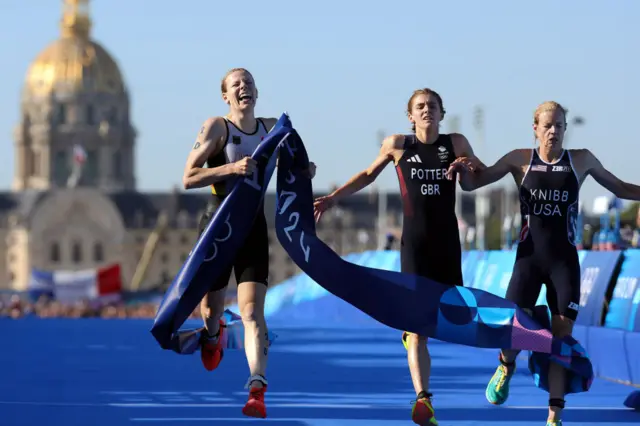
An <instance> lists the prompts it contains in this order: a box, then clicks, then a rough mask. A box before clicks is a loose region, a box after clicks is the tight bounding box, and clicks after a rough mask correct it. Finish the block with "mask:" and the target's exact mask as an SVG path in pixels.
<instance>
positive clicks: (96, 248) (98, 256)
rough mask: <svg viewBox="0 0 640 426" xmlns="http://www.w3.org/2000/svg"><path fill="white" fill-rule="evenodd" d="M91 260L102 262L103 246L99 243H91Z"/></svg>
mask: <svg viewBox="0 0 640 426" xmlns="http://www.w3.org/2000/svg"><path fill="white" fill-rule="evenodd" d="M93 260H94V261H95V262H104V248H103V247H102V244H100V243H95V244H94V245H93Z"/></svg>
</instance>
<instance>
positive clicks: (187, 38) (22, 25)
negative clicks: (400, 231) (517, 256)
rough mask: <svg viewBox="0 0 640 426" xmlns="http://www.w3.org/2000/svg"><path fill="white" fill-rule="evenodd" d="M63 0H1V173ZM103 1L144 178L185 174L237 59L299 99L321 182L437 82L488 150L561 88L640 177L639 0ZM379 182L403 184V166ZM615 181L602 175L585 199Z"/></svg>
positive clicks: (583, 140)
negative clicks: (30, 78) (34, 64)
mask: <svg viewBox="0 0 640 426" xmlns="http://www.w3.org/2000/svg"><path fill="white" fill-rule="evenodd" d="M365 5H366V7H365ZM61 10H62V7H61V0H60V1H56V0H53V1H46V2H45V1H33V0H32V1H24V0H2V1H1V2H0V16H2V17H3V18H4V19H3V25H2V26H0V53H1V55H0V67H1V69H2V78H0V93H2V96H0V154H1V155H2V156H3V157H5V158H7V159H9V160H10V161H8V163H6V164H8V166H6V167H3V168H0V188H1V189H4V188H7V189H8V188H9V187H10V185H11V177H12V174H13V165H12V162H13V156H14V153H13V141H12V129H13V127H14V125H15V124H16V123H17V122H18V104H19V97H20V90H21V87H22V84H23V80H24V75H25V72H26V70H27V67H28V65H29V63H30V62H31V61H32V60H33V59H34V58H35V56H36V55H37V54H38V52H39V51H41V50H42V49H43V48H44V47H45V46H46V45H47V44H48V43H50V42H51V41H53V40H55V39H56V38H57V37H58V34H59V28H58V22H59V19H60V15H61ZM91 11H92V17H93V20H94V29H93V37H94V39H95V40H97V41H98V42H99V43H101V44H102V45H103V46H104V47H105V48H106V49H107V50H108V51H109V52H110V53H111V54H112V55H113V56H114V57H115V58H116V60H117V61H118V63H119V65H120V67H121V69H122V72H123V74H124V77H125V80H126V83H127V85H128V87H129V90H130V92H131V98H132V119H133V122H134V124H135V126H136V128H137V129H138V131H139V138H138V140H137V151H136V155H137V159H136V169H137V176H138V184H139V189H141V190H154V191H156V190H168V189H169V188H170V187H171V186H173V185H175V184H179V183H180V181H181V175H182V169H183V166H184V161H185V159H186V156H187V154H188V153H189V150H190V149H191V146H192V144H193V140H194V139H195V136H196V134H197V132H198V130H199V128H200V125H201V123H202V121H203V120H204V119H205V118H207V117H208V116H211V115H221V114H224V113H226V105H225V104H224V103H223V102H222V100H221V99H220V94H219V85H220V78H221V77H222V75H223V74H224V73H225V71H226V70H227V69H229V68H232V67H236V66H243V67H246V68H249V69H250V70H251V71H252V73H253V74H254V76H255V78H256V82H257V85H258V89H259V90H260V98H259V100H258V113H259V114H260V115H265V116H278V115H280V113H282V112H283V111H285V110H286V111H288V112H289V113H290V114H291V117H292V120H293V123H294V125H295V126H296V127H297V129H298V131H299V132H300V133H301V135H302V136H303V138H304V140H305V144H306V145H307V146H308V150H309V153H310V156H311V157H312V159H313V160H314V161H315V162H316V163H317V164H318V175H317V177H316V180H315V182H314V185H315V188H316V189H317V190H326V189H327V188H328V187H329V186H330V185H331V184H332V183H334V182H335V183H343V182H345V181H346V180H347V179H348V178H349V177H350V176H351V175H352V174H353V173H356V172H357V171H359V170H361V169H362V168H364V167H366V166H367V165H368V164H369V163H370V162H371V161H372V160H373V159H374V157H375V155H376V153H377V146H378V145H377V144H378V141H377V139H376V133H377V131H378V130H382V131H384V132H385V133H387V134H389V133H397V132H407V131H408V130H409V123H408V121H407V119H406V116H405V114H404V111H405V107H406V102H407V99H408V97H409V96H410V94H411V92H412V91H413V90H414V89H416V88H420V87H425V86H426V87H431V88H434V89H436V90H437V91H439V92H440V94H441V95H442V96H443V98H444V102H445V107H446V109H447V111H448V115H449V116H459V119H460V130H461V131H462V132H463V133H464V134H465V135H466V136H467V137H468V138H469V140H470V141H471V143H472V145H473V146H474V147H475V149H476V152H477V153H478V155H479V156H480V157H481V158H482V159H483V160H484V161H485V162H486V163H492V162H494V161H495V160H497V159H498V158H499V157H500V156H501V155H503V154H504V153H506V152H507V151H508V150H510V149H513V148H517V147H527V146H532V143H533V136H532V130H531V120H532V113H533V110H534V109H535V107H536V106H537V105H538V104H539V103H541V102H543V101H545V100H551V99H552V100H557V101H559V102H560V103H562V104H565V105H566V106H567V107H568V108H569V109H570V111H571V113H573V114H579V115H581V116H583V117H584V118H585V119H586V123H585V125H584V126H582V127H579V128H576V129H574V130H573V131H572V134H571V135H570V139H569V140H568V143H569V145H570V146H573V147H586V148H589V149H591V150H592V151H593V152H594V153H595V154H596V155H597V156H599V158H600V159H601V160H602V162H603V163H604V164H605V166H607V167H608V168H610V169H611V170H612V171H613V172H614V173H615V174H617V175H618V176H619V177H621V178H623V179H626V180H628V181H631V182H635V183H640V167H638V160H637V153H638V152H639V151H640V149H639V148H638V140H637V138H638V135H637V132H636V131H635V126H634V125H633V124H635V120H636V119H637V118H636V117H637V115H638V113H639V112H640V108H639V106H638V105H639V103H638V100H639V99H640V82H639V81H638V75H640V69H639V68H640V67H639V61H640V59H639V57H638V54H637V49H638V46H639V45H640V29H638V21H639V20H640V2H637V1H635V0H615V1H610V2H602V1H593V0H581V1H580V0H567V1H562V2H559V1H557V0H555V1H554V0H542V1H537V2H535V3H531V2H523V1H513V0H511V1H506V0H495V1H490V0H488V1H482V2H481V1H474V0H465V1H463V0H447V1H437V2H436V1H425V0H421V1H419V0H418V1H414V0H407V1H404V2H390V1H377V0H376V1H374V0H369V1H367V2H364V1H356V0H352V1H337V0H325V1H323V2H303V1H294V0H282V1H280V0H273V1H268V2H266V1H258V0H245V1H243V2H242V3H241V4H238V3H237V2H214V1H211V0H189V1H188V2H184V3H183V6H179V3H178V2H177V1H172V2H169V1H166V0H155V1H153V2H146V1H145V2H142V1H135V2H134V1H125V0H93V1H91ZM476 105H482V106H483V107H484V109H485V114H486V117H485V123H486V125H485V127H486V129H485V140H486V143H484V144H480V139H479V137H478V135H477V134H476V132H475V130H474V128H473V111H474V107H475V106H476ZM448 125H449V123H448V121H445V123H444V124H443V131H446V130H447V129H448ZM505 183H506V184H508V185H509V186H510V187H511V188H514V184H513V182H512V180H510V179H509V180H507V179H505V180H503V181H502V182H501V183H500V184H505ZM379 184H380V185H381V187H382V188H384V189H385V190H392V191H397V189H398V184H397V181H396V176H395V173H394V171H393V170H392V168H391V167H389V168H388V169H387V170H386V171H385V172H384V173H383V174H382V175H381V176H380V178H379ZM602 194H605V192H604V190H603V189H600V187H599V186H597V185H596V184H595V183H594V182H593V180H591V179H590V180H589V181H588V182H587V184H586V185H585V186H584V189H583V193H582V195H583V198H584V199H585V207H589V204H590V200H591V199H592V198H593V197H594V196H596V195H602Z"/></svg>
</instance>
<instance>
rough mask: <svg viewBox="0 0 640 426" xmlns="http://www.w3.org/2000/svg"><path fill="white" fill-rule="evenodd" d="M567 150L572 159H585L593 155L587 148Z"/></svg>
mask: <svg viewBox="0 0 640 426" xmlns="http://www.w3.org/2000/svg"><path fill="white" fill-rule="evenodd" d="M567 151H569V154H570V155H571V160H572V161H586V160H589V159H591V158H592V157H593V154H592V153H591V151H589V150H588V149H587V148H573V149H568V150H567Z"/></svg>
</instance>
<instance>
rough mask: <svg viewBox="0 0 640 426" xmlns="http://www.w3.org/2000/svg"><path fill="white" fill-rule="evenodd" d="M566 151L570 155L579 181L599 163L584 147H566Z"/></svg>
mask: <svg viewBox="0 0 640 426" xmlns="http://www.w3.org/2000/svg"><path fill="white" fill-rule="evenodd" d="M567 151H569V154H570V155H571V164H572V166H573V169H574V170H575V172H576V173H577V174H578V176H579V177H580V178H579V179H580V181H583V180H584V179H585V178H586V175H587V174H588V173H589V172H590V171H591V170H592V169H593V168H594V167H598V165H599V164H600V161H599V160H598V159H597V158H596V156H595V155H593V153H592V152H591V151H589V150H588V149H586V148H577V149H568V150H567Z"/></svg>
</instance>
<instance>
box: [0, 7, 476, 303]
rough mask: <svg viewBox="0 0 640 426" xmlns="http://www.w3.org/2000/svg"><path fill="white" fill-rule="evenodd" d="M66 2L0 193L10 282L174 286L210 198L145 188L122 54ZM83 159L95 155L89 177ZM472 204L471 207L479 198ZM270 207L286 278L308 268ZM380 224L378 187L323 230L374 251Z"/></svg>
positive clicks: (277, 263) (335, 242)
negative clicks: (105, 277) (295, 258)
mask: <svg viewBox="0 0 640 426" xmlns="http://www.w3.org/2000/svg"><path fill="white" fill-rule="evenodd" d="M63 3H64V9H63V14H62V20H61V24H60V27H61V34H60V38H59V39H58V40H55V41H54V42H53V43H51V44H50V45H49V46H47V47H46V48H45V49H44V50H43V51H42V52H40V53H39V54H38V55H37V56H36V58H35V60H34V61H33V63H32V64H31V65H30V67H29V69H28V72H27V75H26V78H25V82H24V87H23V91H22V98H21V102H20V106H19V107H20V120H19V123H17V125H16V127H15V132H14V141H15V145H14V151H15V175H14V178H13V183H12V188H11V191H8V192H2V193H0V241H1V242H4V244H0V289H10V290H16V291H22V290H25V289H27V288H28V285H29V281H30V277H31V273H32V271H33V270H34V269H36V270H44V271H56V270H71V271H72V270H84V269H95V268H101V267H104V266H107V265H111V264H114V263H118V264H120V265H121V269H122V280H123V285H124V287H125V289H129V290H136V289H140V290H145V289H152V288H158V289H163V288H166V286H167V285H168V284H170V282H171V280H172V279H173V277H174V275H175V274H176V273H177V271H178V270H179V269H180V267H181V266H182V264H183V262H184V260H185V259H186V257H187V254H188V253H189V251H190V250H191V249H192V247H193V245H194V243H195V241H196V236H197V231H196V229H197V223H198V220H199V217H200V215H201V213H202V211H203V209H204V206H205V203H206V201H207V194H203V193H191V192H187V193H185V192H180V191H178V190H177V189H173V190H171V189H169V190H168V191H167V192H164V193H149V192H141V191H138V190H137V188H136V170H135V161H134V157H135V149H136V129H135V126H134V124H133V123H132V122H131V120H130V105H129V93H130V92H129V88H128V87H127V85H126V82H125V81H124V79H123V76H122V73H121V71H120V67H119V65H118V63H117V61H116V60H115V59H114V58H113V56H112V55H111V54H110V53H109V52H108V51H107V49H106V48H105V47H103V46H101V45H100V44H99V43H98V42H96V41H95V40H92V38H91V19H90V15H89V11H88V0H64V2H63ZM78 147H80V149H78ZM75 156H80V157H82V158H83V159H84V163H82V164H83V166H82V173H81V175H78V173H77V172H78V170H79V169H78V167H76V166H77V164H79V163H76V162H74V157H75ZM74 165H76V166H74ZM464 201H465V202H464V203H463V204H465V206H466V207H463V210H464V211H465V212H470V211H471V212H472V211H473V201H472V200H471V199H470V198H468V199H467V198H465V199H464ZM400 203H401V200H400V196H399V194H389V196H388V210H387V211H388V221H387V223H386V229H389V230H394V229H395V232H396V234H397V233H398V230H399V227H400V225H401V204H400ZM265 204H266V212H267V218H268V220H269V221H270V228H271V234H270V247H271V253H270V256H271V271H272V276H271V282H272V283H277V282H280V281H282V280H283V279H285V278H287V277H289V276H291V275H293V274H295V273H297V272H298V269H297V268H296V266H295V264H294V263H293V262H292V261H291V260H290V259H289V258H288V256H287V255H286V254H285V253H284V251H283V249H282V248H281V246H280V244H279V243H278V241H277V238H276V236H275V232H274V231H273V221H274V215H273V211H274V206H275V195H274V194H267V198H266V201H265ZM470 209H471V210H470ZM465 215H466V216H468V215H469V214H465ZM376 221H377V198H376V196H375V194H371V193H368V194H362V195H357V196H354V197H351V198H350V199H349V200H347V201H346V202H345V203H343V204H342V205H341V206H339V207H338V208H336V209H334V210H333V211H332V212H331V214H329V215H327V217H326V218H325V219H324V220H323V221H322V222H321V224H320V225H319V227H318V235H319V237H320V238H322V239H323V240H324V241H325V242H326V243H327V244H329V245H330V246H331V247H333V248H334V249H335V250H336V251H337V252H338V253H341V254H346V253H349V252H353V251H361V250H366V249H374V248H376V246H377V231H376ZM385 232H386V231H385ZM396 248H397V246H396ZM137 269H138V274H137V275H136V270H137ZM134 275H135V276H136V278H135V279H134ZM132 283H133V284H132Z"/></svg>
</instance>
